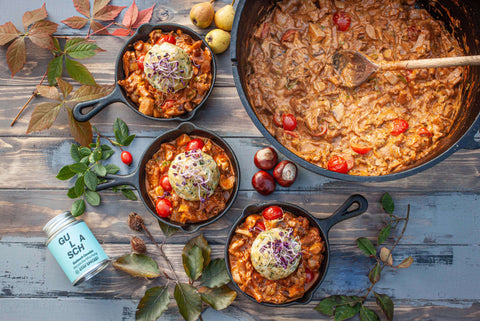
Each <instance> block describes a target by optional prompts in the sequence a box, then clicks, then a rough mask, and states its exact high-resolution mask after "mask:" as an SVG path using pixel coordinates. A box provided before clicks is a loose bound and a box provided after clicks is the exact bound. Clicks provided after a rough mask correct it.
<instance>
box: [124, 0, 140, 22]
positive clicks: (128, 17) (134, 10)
mask: <svg viewBox="0 0 480 321" xmlns="http://www.w3.org/2000/svg"><path fill="white" fill-rule="evenodd" d="M137 18H138V7H137V4H136V3H135V0H133V3H132V5H131V6H130V7H129V8H128V9H127V12H125V16H124V17H123V21H122V24H123V25H124V26H125V27H127V28H131V27H132V25H133V24H134V23H135V21H137Z"/></svg>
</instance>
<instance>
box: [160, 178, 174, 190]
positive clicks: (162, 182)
mask: <svg viewBox="0 0 480 321" xmlns="http://www.w3.org/2000/svg"><path fill="white" fill-rule="evenodd" d="M160 186H162V188H163V190H164V191H165V192H170V191H171V190H172V185H171V184H170V180H169V179H168V175H163V176H162V177H160Z"/></svg>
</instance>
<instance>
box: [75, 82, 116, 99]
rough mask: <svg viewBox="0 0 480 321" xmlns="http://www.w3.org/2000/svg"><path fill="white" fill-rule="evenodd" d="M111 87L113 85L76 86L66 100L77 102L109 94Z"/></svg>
mask: <svg viewBox="0 0 480 321" xmlns="http://www.w3.org/2000/svg"><path fill="white" fill-rule="evenodd" d="M112 89H113V86H88V85H83V86H81V87H80V88H78V89H77V90H76V91H75V92H74V93H73V95H72V96H71V97H70V99H69V100H68V102H75V103H79V102H82V101H87V100H92V99H97V98H101V97H103V96H105V95H107V94H109V93H110V92H111V91H112Z"/></svg>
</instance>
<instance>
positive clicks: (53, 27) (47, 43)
mask: <svg viewBox="0 0 480 321" xmlns="http://www.w3.org/2000/svg"><path fill="white" fill-rule="evenodd" d="M57 28H58V25H57V24H56V23H54V22H51V21H48V20H42V21H38V22H35V23H34V24H33V26H32V27H31V28H30V31H29V32H28V36H29V38H30V40H31V41H32V42H33V43H34V44H36V45H37V46H39V47H41V48H45V49H54V44H53V40H52V34H53V33H54V32H55V31H57Z"/></svg>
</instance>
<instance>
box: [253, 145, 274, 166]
mask: <svg viewBox="0 0 480 321" xmlns="http://www.w3.org/2000/svg"><path fill="white" fill-rule="evenodd" d="M253 161H254V163H255V166H257V167H258V168H259V169H263V170H269V169H272V168H274V167H275V165H277V162H278V154H277V152H276V151H275V149H273V148H272V147H265V148H262V149H260V150H258V151H257V152H256V153H255V156H254V157H253Z"/></svg>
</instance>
